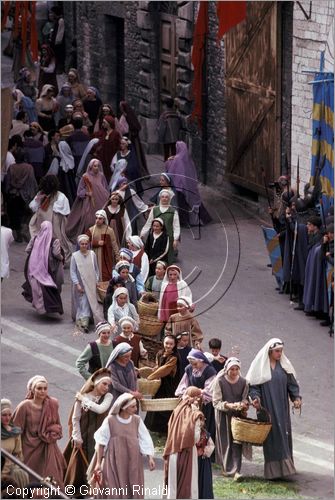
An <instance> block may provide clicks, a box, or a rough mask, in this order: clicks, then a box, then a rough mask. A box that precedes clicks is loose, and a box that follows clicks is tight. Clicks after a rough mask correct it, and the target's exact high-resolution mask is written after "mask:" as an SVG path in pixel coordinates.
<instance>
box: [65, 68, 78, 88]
mask: <svg viewBox="0 0 335 500" xmlns="http://www.w3.org/2000/svg"><path fill="white" fill-rule="evenodd" d="M70 73H72V74H73V75H74V76H75V77H76V80H77V83H79V74H78V71H77V70H76V69H75V68H70V69H69V71H68V72H67V74H68V75H69V74H70ZM70 85H71V84H70Z"/></svg>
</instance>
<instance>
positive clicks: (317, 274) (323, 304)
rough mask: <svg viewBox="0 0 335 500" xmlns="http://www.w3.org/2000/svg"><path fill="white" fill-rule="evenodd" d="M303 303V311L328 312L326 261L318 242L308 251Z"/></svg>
mask: <svg viewBox="0 0 335 500" xmlns="http://www.w3.org/2000/svg"><path fill="white" fill-rule="evenodd" d="M303 303H304V306H305V308H304V311H305V312H311V311H315V312H323V313H327V312H328V294H327V281H326V261H325V259H323V256H322V247H321V245H318V244H316V245H313V247H312V248H310V250H309V253H308V257H307V262H306V269H305V286H304V297H303Z"/></svg>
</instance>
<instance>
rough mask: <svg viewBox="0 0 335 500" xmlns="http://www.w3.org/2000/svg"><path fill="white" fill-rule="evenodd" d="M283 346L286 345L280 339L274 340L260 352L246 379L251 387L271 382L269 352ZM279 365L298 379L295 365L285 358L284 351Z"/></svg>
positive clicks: (269, 341)
mask: <svg viewBox="0 0 335 500" xmlns="http://www.w3.org/2000/svg"><path fill="white" fill-rule="evenodd" d="M283 345H284V343H283V342H282V341H281V340H280V339H278V338H272V339H270V340H268V342H267V343H266V344H265V345H264V346H263V347H262V349H260V350H259V351H258V353H257V354H256V356H255V358H254V360H253V361H252V363H251V365H250V368H249V370H248V373H247V374H246V377H245V378H246V380H247V381H248V383H249V384H250V385H259V384H264V383H265V382H268V381H269V380H271V366H270V358H269V350H271V349H276V348H279V347H283ZM279 363H280V364H281V366H282V368H283V369H284V370H285V371H286V373H292V375H293V376H294V377H296V373H295V370H294V368H293V365H292V364H291V362H290V361H289V359H288V358H287V357H286V356H285V354H284V351H283V352H282V355H281V358H280V360H279Z"/></svg>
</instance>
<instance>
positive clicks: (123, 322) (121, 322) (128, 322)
mask: <svg viewBox="0 0 335 500" xmlns="http://www.w3.org/2000/svg"><path fill="white" fill-rule="evenodd" d="M119 325H120V326H121V328H122V327H123V325H130V326H132V328H133V329H134V328H135V326H136V321H134V320H133V318H131V317H130V316H123V318H121V319H119Z"/></svg>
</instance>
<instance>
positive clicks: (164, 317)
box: [160, 283, 178, 322]
mask: <svg viewBox="0 0 335 500" xmlns="http://www.w3.org/2000/svg"><path fill="white" fill-rule="evenodd" d="M177 300H178V288H177V284H176V283H169V284H168V286H167V287H166V288H165V290H164V293H163V298H162V306H161V310H160V320H161V321H165V322H167V321H168V320H169V317H170V316H171V314H175V313H176V312H178V310H177Z"/></svg>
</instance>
